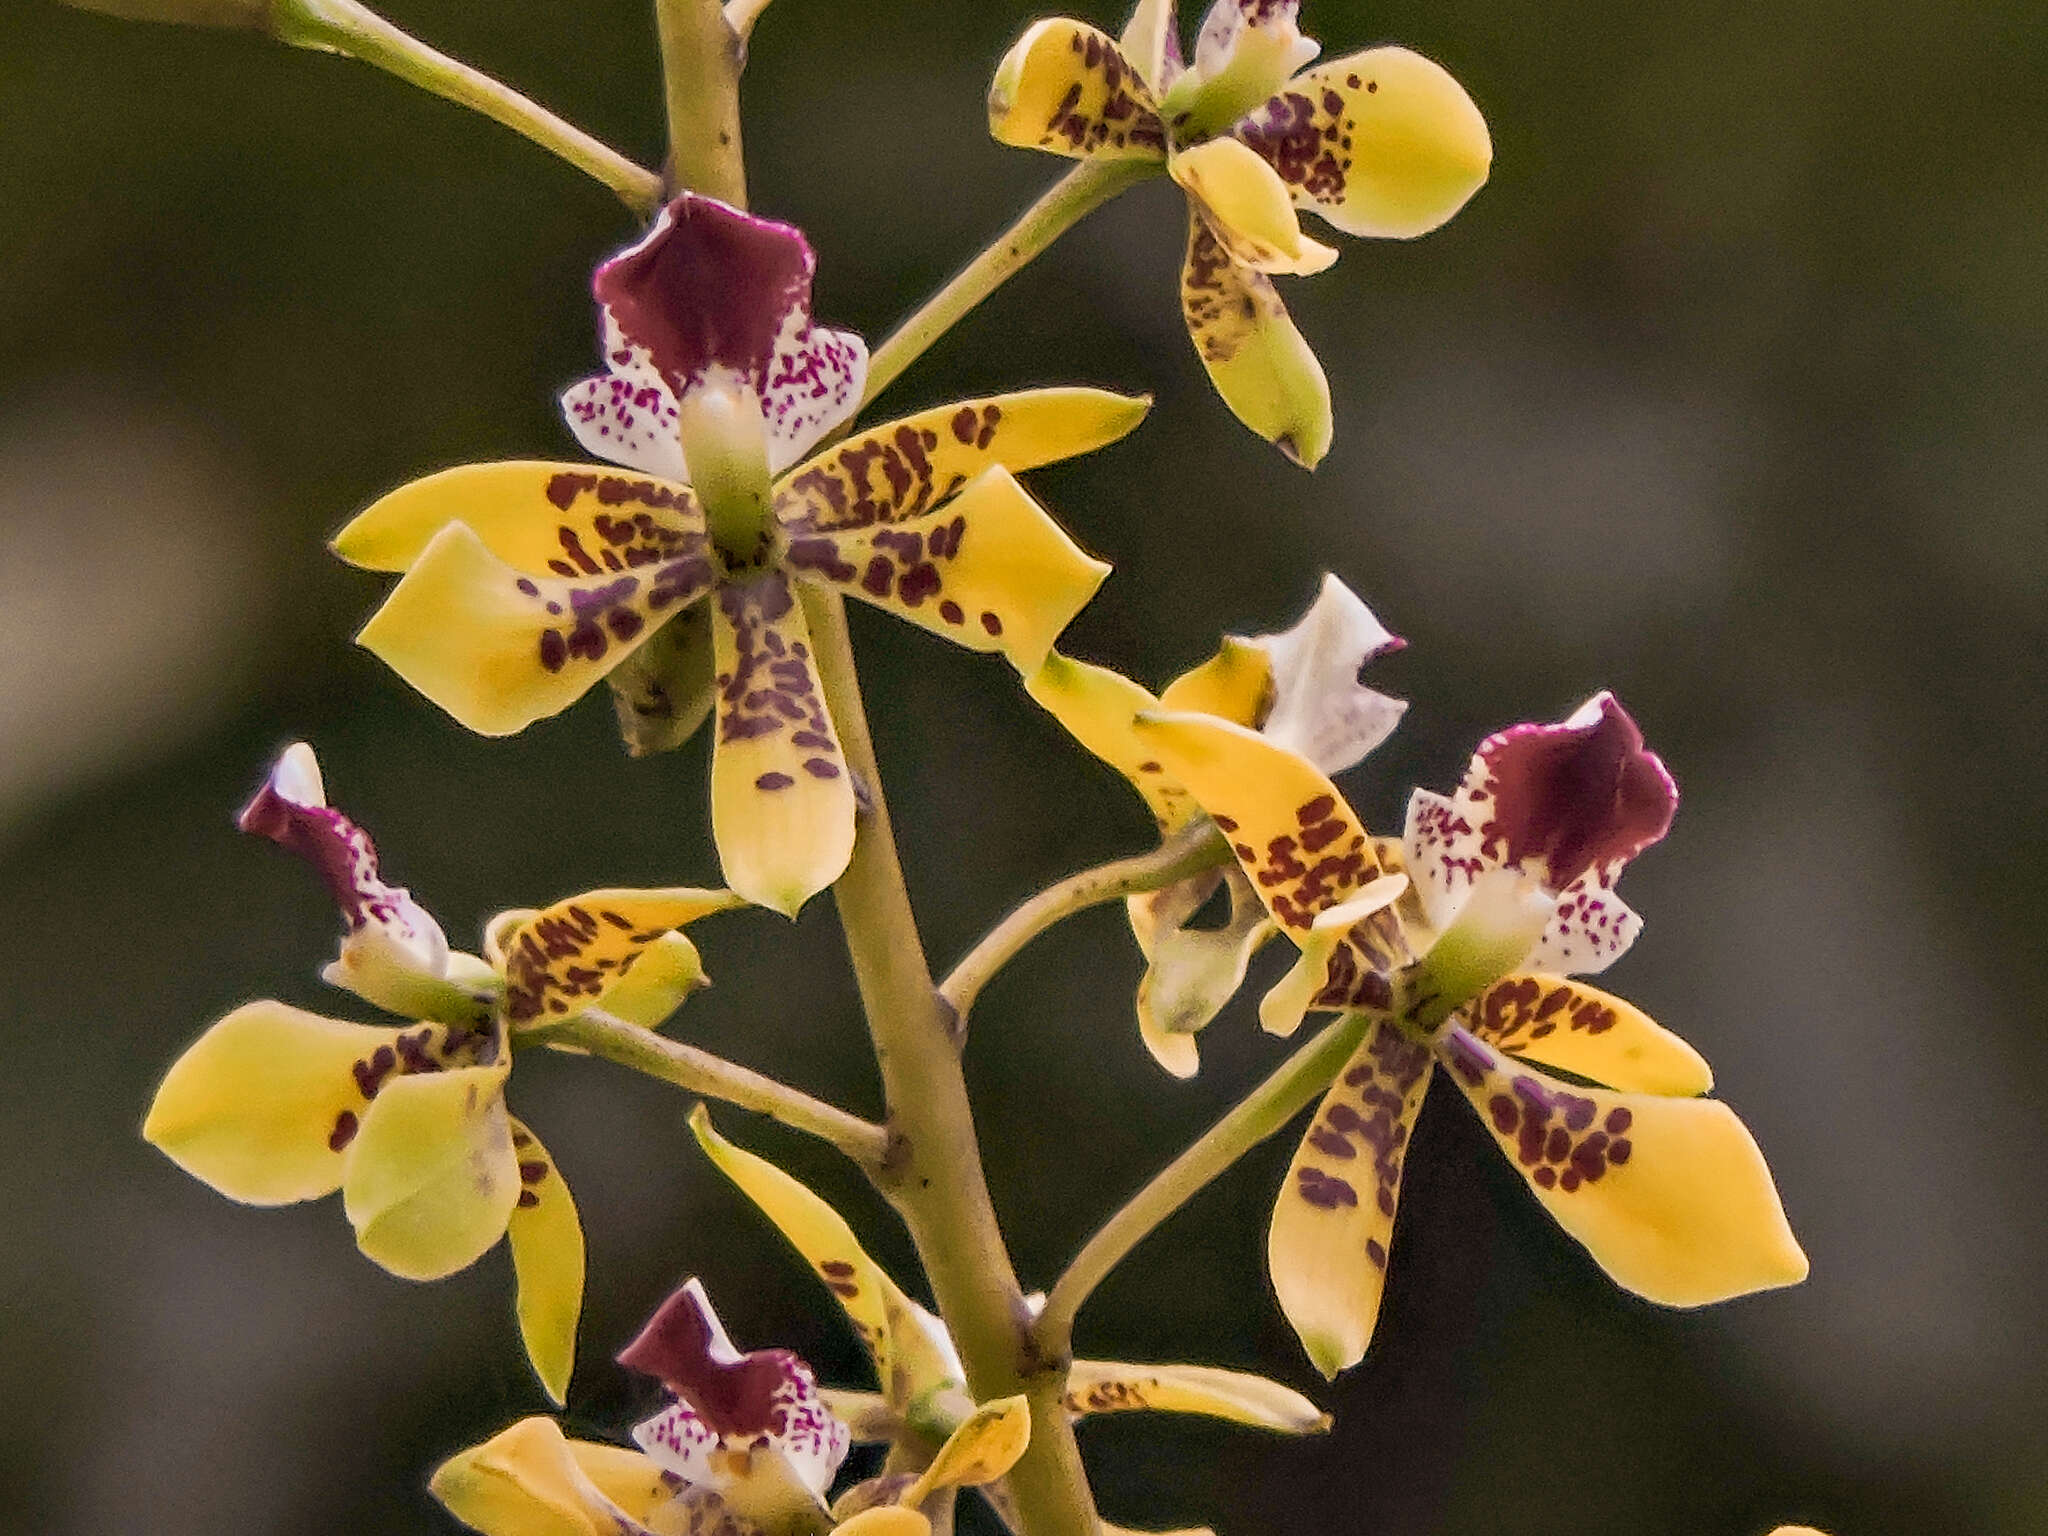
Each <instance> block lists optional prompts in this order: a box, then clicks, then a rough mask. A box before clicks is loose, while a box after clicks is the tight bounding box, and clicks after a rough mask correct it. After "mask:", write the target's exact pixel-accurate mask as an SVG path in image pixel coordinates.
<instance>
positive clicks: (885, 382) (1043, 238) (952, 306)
mask: <svg viewBox="0 0 2048 1536" xmlns="http://www.w3.org/2000/svg"><path fill="white" fill-rule="evenodd" d="M1159 170H1160V166H1159V163H1158V162H1156V161H1152V160H1083V161H1082V162H1081V163H1080V164H1079V165H1077V166H1075V167H1074V168H1073V169H1072V170H1071V171H1069V172H1067V174H1066V175H1064V176H1062V177H1061V178H1060V179H1059V180H1058V181H1056V182H1054V183H1053V184H1052V186H1051V187H1049V188H1048V189H1047V190H1046V192H1045V195H1044V196H1043V197H1041V198H1039V200H1038V201H1037V202H1035V203H1033V204H1032V205H1031V206H1030V207H1029V208H1027V209H1025V210H1024V213H1023V216H1022V217H1021V218H1019V219H1018V220H1017V222H1016V223H1014V224H1012V225H1011V226H1010V227H1009V228H1008V229H1007V230H1005V231H1003V233H1002V234H1001V235H999V236H998V237H997V238H996V240H995V242H994V243H993V244H991V245H990V246H989V247H988V249H987V250H985V251H983V252H982V253H981V254H980V255H979V256H977V257H975V258H974V260H972V261H971V262H969V263H968V264H967V265H966V267H964V268H963V269H962V270H961V272H960V274H959V275H958V276H957V277H955V278H954V279H953V280H952V281H951V282H949V283H947V284H946V286H945V287H943V288H941V289H940V290H939V291H938V292H937V293H935V294H933V295H932V296H931V297H930V298H929V299H927V300H925V302H924V305H923V307H922V308H920V309H919V310H918V311H917V313H915V314H914V315H912V316H911V317H910V318H909V319H908V320H905V321H904V322H903V323H902V324H901V325H899V326H897V327H896V329H895V330H893V331H891V332H890V333H889V337H888V339H887V340H886V341H884V342H883V343H882V344H881V345H880V346H879V347H877V348H875V351H874V355H873V356H872V357H870V358H869V359H868V383H867V392H866V393H865V394H863V395H862V396H861V399H860V403H861V405H862V407H866V405H867V404H868V402H869V401H871V400H873V399H874V398H875V396H877V395H879V394H880V393H881V392H882V391H883V390H885V389H887V388H888V387H889V386H890V385H891V384H893V383H894V382H895V381H896V378H897V376H898V375H899V374H901V373H902V372H903V370H904V369H906V368H908V367H909V366H910V365H911V364H912V363H914V362H916V361H917V360H918V358H920V357H921V356H923V355H924V352H925V349H926V348H927V347H929V346H931V344H932V343H933V342H935V341H937V340H938V339H939V338H940V337H941V336H943V335H945V334H946V332H948V331H950V330H951V329H952V328H953V327H954V326H955V325H957V324H959V323H960V320H961V319H962V317H964V316H965V315H966V314H967V312H968V311H969V310H971V309H973V308H974V306H975V305H977V304H979V303H980V302H981V301H982V300H983V299H985V298H987V297H988V296H989V295H990V294H992V293H994V292H995V291H996V290H997V289H998V288H1000V287H1002V285H1003V284H1004V283H1006V282H1008V281H1009V280H1010V279H1011V278H1012V277H1014V276H1015V275H1016V274H1017V273H1018V272H1020V271H1022V270H1023V269H1024V267H1025V266H1026V264H1028V263H1029V262H1030V261H1031V260H1032V259H1033V258H1034V257H1036V256H1037V255H1038V253H1039V252H1041V251H1043V250H1044V249H1045V248H1046V247H1047V246H1049V245H1051V244H1052V243H1053V241H1055V240H1057V239H1058V238H1059V237H1060V236H1061V235H1063V234H1065V233H1066V232H1067V231H1068V230H1070V229H1072V228H1073V227H1074V226H1075V225H1076V224H1078V223H1080V221H1081V220H1082V219H1083V218H1084V217H1085V216H1086V215H1088V214H1090V213H1092V212H1094V211H1095V210H1096V209H1097V208H1100V207H1101V206H1102V205H1103V204H1104V203H1106V202H1108V201H1109V200H1110V199H1111V198H1113V197H1115V196H1116V195H1117V194H1118V193H1119V192H1122V191H1124V190H1125V189H1126V188H1129V187H1134V186H1136V185H1137V184H1138V183H1139V182H1141V181H1144V180H1145V179H1146V178H1147V177H1150V176H1155V175H1157V174H1158V173H1159Z"/></svg>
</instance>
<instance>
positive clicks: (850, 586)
mask: <svg viewBox="0 0 2048 1536" xmlns="http://www.w3.org/2000/svg"><path fill="white" fill-rule="evenodd" d="M787 559H788V562H789V564H790V565H791V566H792V567H793V568H794V569H796V570H797V571H799V572H800V573H801V574H802V575H803V576H804V577H805V578H807V579H808V580H811V581H814V582H818V583H820V584H821V585H825V586H830V587H835V588H837V589H838V590H840V591H842V592H844V593H846V595H847V596H849V597H857V598H859V599H861V601H863V602H867V603H872V604H874V605H875V606H876V607H878V608H884V609H887V610H888V611H889V612H890V613H893V614H895V615H897V616H898V617H899V618H904V619H908V620H909V621H910V622H911V623H913V624H916V625H919V626H921V627H922V628H925V629H928V630H930V631H932V632H933V633H934V634H938V635H943V636H945V637H946V638H947V639H948V640H951V641H953V642H954V643H955V644H957V645H964V646H966V647H967V648H968V649H969V650H975V651H1000V652H1001V653H1002V654H1003V655H1005V656H1007V657H1008V658H1009V659H1010V661H1011V663H1012V664H1013V665H1014V666H1015V667H1016V668H1017V669H1018V671H1020V672H1024V673H1027V674H1028V673H1030V672H1032V671H1034V670H1036V669H1037V668H1038V666H1039V665H1040V664H1041V663H1043V662H1044V660H1045V657H1046V653H1047V652H1048V651H1050V650H1051V649H1052V643H1053V641H1054V640H1056V639H1058V638H1059V634H1060V631H1061V630H1063V629H1065V628H1066V627H1067V625H1068V624H1069V623H1070V622H1071V621H1072V620H1073V617H1074V615H1075V614H1077V613H1079V612H1080V611H1081V609H1082V608H1083V607H1084V606H1086V604H1087V602H1088V599H1089V598H1091V597H1093V596H1094V595H1095V589H1096V588H1097V587H1099V586H1101V585H1102V580H1103V578H1104V577H1105V576H1107V575H1108V574H1109V567H1108V566H1107V565H1105V564H1103V563H1102V562H1101V561H1100V560H1095V559H1091V558H1090V557H1089V556H1088V555H1086V554H1084V553H1083V552H1082V551H1081V549H1080V547H1079V546H1077V545H1076V544H1075V543H1074V541H1073V540H1072V539H1070V538H1069V537H1067V535H1066V533H1065V531H1064V530H1063V529H1061V527H1060V526H1059V524H1057V523H1055V522H1054V521H1053V520H1052V519H1051V518H1050V517H1049V516H1047V515H1046V512H1045V509H1044V508H1043V507H1041V506H1039V504H1038V503H1037V502H1036V501H1034V500H1032V498H1031V495H1030V493H1029V492H1028V491H1026V490H1025V489H1024V487H1023V486H1021V485H1019V484H1018V483H1017V478H1016V476H1014V475H1012V474H1011V473H1010V472H1009V470H1007V469H1005V468H1003V467H1002V466H1001V465H997V466H994V467H992V468H990V469H986V470H983V471H982V472H981V473H980V474H979V475H977V476H975V478H974V479H972V480H970V481H968V483H967V486H966V488H965V489H964V490H962V491H961V492H960V493H959V494H958V495H956V496H954V497H953V498H952V499H951V500H949V501H947V502H946V503H944V504H943V505H942V506H940V507H939V509H938V510H937V511H936V512H926V513H923V514H921V515H919V516H917V517H910V518H902V519H899V520H897V521H896V522H893V523H889V524H887V525H877V526H872V527H866V528H847V529H841V530H839V531H836V532H830V533H804V534H800V535H797V536H794V537H792V538H791V539H790V541H789V547H788V556H787Z"/></svg>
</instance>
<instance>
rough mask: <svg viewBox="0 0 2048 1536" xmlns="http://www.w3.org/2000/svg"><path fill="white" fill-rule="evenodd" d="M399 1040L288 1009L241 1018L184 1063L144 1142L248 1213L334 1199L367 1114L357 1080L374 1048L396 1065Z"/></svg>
mask: <svg viewBox="0 0 2048 1536" xmlns="http://www.w3.org/2000/svg"><path fill="white" fill-rule="evenodd" d="M402 1033H403V1031H400V1030H396V1029H373V1028H371V1027H370V1026H368V1025H365V1024H344V1023H342V1022H340V1021H339V1020H336V1019H328V1018H322V1017H321V1016H320V1015H319V1014H316V1013H307V1012H305V1011H304V1010H302V1009H298V1008H290V1007H287V1006H286V1005H285V1004H283V1003H273V1002H261V1003H250V1004H248V1005H247V1006H245V1007H241V1008H237V1009H236V1010H235V1011H234V1012H233V1013H231V1014H229V1015H228V1016H227V1017H226V1018H224V1019H222V1020H221V1021H220V1022H219V1023H218V1024H215V1025H214V1026H213V1027H212V1028H211V1029H209V1030H208V1031H207V1032H206V1033H205V1034H204V1035H202V1036H200V1037H199V1040H198V1042H197V1043H196V1044H194V1045H193V1047H192V1048H191V1049H190V1050H188V1051H187V1052H185V1054H184V1055H183V1056H180V1057H179V1058H178V1061H177V1064H176V1065H175V1066H173V1067H172V1068H171V1070H170V1073H169V1075H168V1076H166V1077H165V1078H164V1081H163V1085H162V1086H161V1087H160V1088H158V1089H157V1091H156V1099H155V1102H153V1103H152V1104H151V1105H150V1107H149V1118H148V1119H147V1120H145V1121H144V1122H143V1126H142V1135H143V1139H144V1140H146V1141H148V1142H149V1143H150V1144H151V1145H153V1146H155V1147H158V1148H160V1149H161V1150H162V1151H163V1152H164V1154H165V1155H166V1156H168V1157H169V1158H170V1159H171V1161H172V1162H174V1163H176V1164H177V1165H178V1166H179V1167H180V1168H183V1169H184V1170H185V1171H186V1172H187V1173H189V1174H191V1175H192V1176H193V1177H194V1178H196V1179H199V1180H202V1181H203V1182H205V1183H207V1184H210V1185H212V1186H213V1187H214V1188H215V1189H217V1190H219V1191H220V1192H221V1193H222V1194H224V1195H226V1196H227V1197H228V1198H229V1199H231V1200H240V1201H242V1202H243V1203H244V1204H247V1205H284V1204H288V1203H290V1202H292V1201H294V1200H314V1199H318V1198H319V1197H320V1196H322V1195H330V1194H332V1193H334V1191H335V1190H337V1189H339V1188H340V1187H341V1180H342V1174H343V1171H344V1170H345V1168H346V1167H347V1156H348V1145H349V1142H350V1141H351V1140H352V1139H353V1138H354V1135H355V1130H356V1126H357V1125H358V1123H359V1121H360V1119H361V1116H362V1113H363V1111H364V1109H365V1108H367V1107H368V1104H369V1099H368V1096H367V1095H366V1094H365V1093H364V1092H363V1089H362V1083H361V1080H360V1079H359V1076H358V1073H359V1072H361V1071H365V1070H367V1069H368V1067H369V1064H370V1063H371V1062H372V1061H374V1060H375V1059H376V1056H377V1053H378V1051H379V1050H382V1051H383V1052H384V1053H385V1055H386V1056H387V1057H389V1058H393V1059H395V1053H394V1051H393V1043H394V1042H395V1041H396V1040H397V1039H398V1037H399V1036H400V1034H402Z"/></svg>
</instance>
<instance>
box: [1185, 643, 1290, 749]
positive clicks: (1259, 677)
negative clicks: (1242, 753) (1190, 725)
mask: <svg viewBox="0 0 2048 1536" xmlns="http://www.w3.org/2000/svg"><path fill="white" fill-rule="evenodd" d="M1272 702H1273V663H1272V659H1271V657H1269V656H1268V654H1267V652H1266V647H1265V646H1264V645H1263V644H1260V643H1258V642H1255V641H1251V640H1245V639H1242V638H1240V637H1239V636H1237V635H1225V636H1224V637H1223V643H1222V644H1221V645H1220V646H1218V647H1217V649H1216V654H1215V655H1214V656H1211V657H1210V658H1209V659H1208V660H1207V661H1205V662H1203V663H1202V664H1201V665H1199V666H1196V667H1190V668H1189V669H1188V670H1187V671H1185V672H1183V673H1181V675H1180V676H1179V677H1177V678H1175V679H1174V680H1173V681H1172V682H1170V683H1168V684H1167V685H1166V688H1165V690H1164V691H1163V692H1162V693H1161V694H1160V695H1159V703H1160V705H1161V707H1162V708H1165V709H1168V710H1171V711H1172V712H1173V713H1175V714H1183V715H1215V716H1216V717H1217V718H1218V719H1220V720H1228V721H1230V722H1231V723H1232V724H1234V725H1242V726H1245V727H1247V728H1249V729H1252V730H1257V729H1258V728H1259V726H1260V725H1262V724H1263V723H1264V722H1265V718H1266V711H1267V710H1268V709H1270V708H1271V707H1272Z"/></svg>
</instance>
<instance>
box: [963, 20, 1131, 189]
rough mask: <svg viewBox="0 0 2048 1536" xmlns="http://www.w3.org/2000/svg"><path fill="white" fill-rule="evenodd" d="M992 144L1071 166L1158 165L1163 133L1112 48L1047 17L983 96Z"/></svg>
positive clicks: (1020, 42)
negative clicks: (1043, 154)
mask: <svg viewBox="0 0 2048 1536" xmlns="http://www.w3.org/2000/svg"><path fill="white" fill-rule="evenodd" d="M988 131H989V132H990V133H991V134H993V135H994V136H995V138H996V140H997V142H999V143H1003V144H1014V145H1015V146H1017V147H1018V148H1019V149H1045V150H1050V151H1052V153H1054V154H1056V155H1067V156H1070V157H1072V158H1074V159H1079V160H1094V159H1100V160H1160V159H1164V158H1165V155H1166V128H1165V126H1164V125H1163V124H1162V123H1161V122H1160V120H1159V107H1158V104H1157V102H1156V101H1155V100H1154V99H1153V95H1152V91H1151V89H1150V87H1148V86H1147V85H1146V83H1145V78H1144V75H1143V73H1142V71H1140V69H1139V68H1138V66H1137V65H1136V64H1134V63H1132V61H1131V60H1129V59H1127V58H1125V57H1124V55H1123V52H1122V50H1121V49H1119V48H1118V47H1117V45H1116V43H1115V42H1114V41H1113V40H1112V39H1111V38H1109V37H1108V36H1107V35H1105V34H1104V33H1101V32H1098V31H1097V30H1096V29H1095V28H1093V27H1091V26H1087V25H1085V24H1084V23H1082V22H1078V21H1070V20H1068V19H1067V18H1065V17H1053V18H1052V19H1050V20H1047V21H1041V22H1038V23H1037V24H1035V25H1034V26H1032V27H1031V29H1030V30H1029V31H1027V32H1026V33H1025V34H1024V35H1023V36H1022V37H1020V38H1018V39H1017V41H1016V43H1015V45H1014V46H1012V47H1011V49H1010V51H1009V52H1008V53H1007V54H1005V55H1004V56H1003V62H1002V63H1001V64H999V65H998V66H997V67H996V74H995V79H994V81H993V82H992V83H991V84H990V85H989V90H988Z"/></svg>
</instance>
